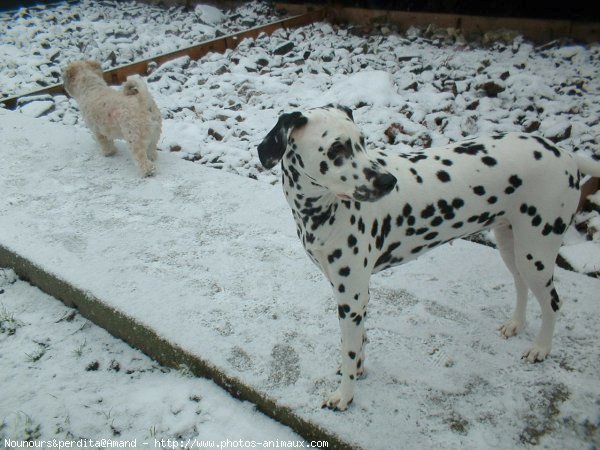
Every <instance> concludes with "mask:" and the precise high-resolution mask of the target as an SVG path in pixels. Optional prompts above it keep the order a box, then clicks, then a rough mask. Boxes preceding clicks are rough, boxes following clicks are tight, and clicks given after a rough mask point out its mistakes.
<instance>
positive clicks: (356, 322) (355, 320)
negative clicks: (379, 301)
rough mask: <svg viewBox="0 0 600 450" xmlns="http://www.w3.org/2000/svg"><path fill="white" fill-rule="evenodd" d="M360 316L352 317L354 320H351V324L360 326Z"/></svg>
mask: <svg viewBox="0 0 600 450" xmlns="http://www.w3.org/2000/svg"><path fill="white" fill-rule="evenodd" d="M362 319H363V318H362V316H361V315H360V314H357V315H356V317H354V319H352V322H354V323H355V324H356V325H360V323H361V322H362Z"/></svg>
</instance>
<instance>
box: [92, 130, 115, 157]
mask: <svg viewBox="0 0 600 450" xmlns="http://www.w3.org/2000/svg"><path fill="white" fill-rule="evenodd" d="M95 137H96V141H97V142H98V144H100V148H101V149H102V154H103V155H104V156H112V155H114V154H115V153H117V147H115V144H114V142H113V141H112V139H108V138H107V137H106V136H103V135H101V134H98V133H96V135H95Z"/></svg>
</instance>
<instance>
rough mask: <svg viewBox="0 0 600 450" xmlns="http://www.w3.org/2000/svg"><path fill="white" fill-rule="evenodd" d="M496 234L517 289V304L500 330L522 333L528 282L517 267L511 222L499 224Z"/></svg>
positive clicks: (510, 333) (506, 334) (507, 334)
mask: <svg viewBox="0 0 600 450" xmlns="http://www.w3.org/2000/svg"><path fill="white" fill-rule="evenodd" d="M494 235H495V236H496V242H497V244H498V250H499V251H500V256H502V260H503V261H504V264H506V267H507V268H508V270H509V271H510V273H511V274H512V276H513V280H514V282H515V289H516V291H517V306H516V308H515V312H514V314H513V316H512V318H511V319H510V320H509V321H508V322H506V323H505V324H503V325H502V326H501V327H500V328H499V330H500V333H501V334H502V336H504V337H507V338H508V337H511V336H515V335H516V334H518V333H520V332H521V331H522V330H523V327H524V326H525V310H526V306H527V294H528V289H527V284H525V280H524V279H523V277H522V276H521V274H520V273H519V270H518V269H517V264H516V262H515V243H514V238H513V232H512V229H511V226H510V225H509V224H505V225H499V226H497V227H496V228H494Z"/></svg>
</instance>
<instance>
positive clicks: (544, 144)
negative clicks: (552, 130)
mask: <svg viewBox="0 0 600 450" xmlns="http://www.w3.org/2000/svg"><path fill="white" fill-rule="evenodd" d="M531 137H532V138H533V139H535V140H536V141H537V142H538V143H540V144H541V145H542V147H544V148H545V149H546V150H549V151H551V152H552V153H553V154H554V156H556V157H557V158H560V150H558V149H557V148H556V147H555V146H554V145H552V144H550V143H549V142H548V141H547V140H546V139H543V138H541V137H539V136H531Z"/></svg>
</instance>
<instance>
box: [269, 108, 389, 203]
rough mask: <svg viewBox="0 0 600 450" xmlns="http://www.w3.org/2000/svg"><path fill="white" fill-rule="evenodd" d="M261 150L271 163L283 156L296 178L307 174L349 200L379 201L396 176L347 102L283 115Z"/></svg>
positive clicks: (286, 168) (285, 167)
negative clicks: (367, 140) (373, 153)
mask: <svg viewBox="0 0 600 450" xmlns="http://www.w3.org/2000/svg"><path fill="white" fill-rule="evenodd" d="M258 156H259V158H260V161H261V163H262V165H263V166H264V167H266V168H267V169H270V168H272V167H274V166H275V165H276V164H277V163H278V162H279V161H281V160H283V171H284V174H286V175H287V176H288V177H290V176H291V177H292V180H293V181H294V182H295V184H300V183H299V180H298V178H300V177H303V178H305V179H308V180H309V182H310V184H311V185H312V186H318V187H321V188H323V189H327V190H329V191H330V192H332V193H334V194H336V195H337V196H338V197H339V198H341V199H345V200H350V199H352V200H356V201H359V202H372V201H376V200H378V199H380V198H381V197H383V196H384V195H386V194H388V193H389V192H390V191H391V190H392V189H393V188H394V186H395V185H396V182H397V180H396V177H394V176H393V175H391V174H390V173H388V172H387V171H386V170H385V169H384V168H383V167H381V165H380V164H379V163H378V162H377V161H376V160H375V159H374V158H370V157H369V155H368V154H367V152H366V151H365V145H364V138H363V136H362V135H361V132H360V130H359V128H358V127H357V126H356V124H355V123H354V120H353V117H352V111H351V110H350V109H348V108H346V107H343V106H333V105H330V106H326V107H324V108H316V109H312V110H309V111H307V112H305V113H300V112H292V113H286V114H283V115H281V116H280V117H279V120H278V121H277V124H276V125H275V127H274V128H273V129H272V130H271V131H270V132H269V133H268V134H267V136H266V137H265V138H264V140H263V141H262V142H261V144H260V145H259V146H258ZM294 178H296V180H294ZM292 185H294V183H292ZM300 186H302V185H301V184H300Z"/></svg>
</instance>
